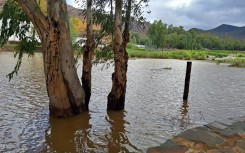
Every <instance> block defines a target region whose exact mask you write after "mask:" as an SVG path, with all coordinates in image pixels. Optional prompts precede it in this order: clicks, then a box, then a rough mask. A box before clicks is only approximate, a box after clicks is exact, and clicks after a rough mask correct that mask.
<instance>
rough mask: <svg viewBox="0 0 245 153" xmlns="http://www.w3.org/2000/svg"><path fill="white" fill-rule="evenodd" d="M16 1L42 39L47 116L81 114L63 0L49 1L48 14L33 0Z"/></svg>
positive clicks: (81, 96)
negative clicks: (47, 105) (47, 104)
mask: <svg viewBox="0 0 245 153" xmlns="http://www.w3.org/2000/svg"><path fill="white" fill-rule="evenodd" d="M17 2H18V4H19V5H20V6H21V7H22V9H23V10H24V12H25V13H26V15H27V16H28V17H29V18H30V20H31V21H32V23H33V25H34V27H35V29H36V30H37V32H38V34H39V37H40V39H41V43H42V52H43V57H44V73H45V78H46V86H47V91H48V96H49V108H50V115H52V116H56V117H68V116H72V115H75V114H79V113H81V112H82V111H84V110H85V98H84V90H83V88H82V86H81V84H80V81H79V79H78V76H77V72H76V67H75V61H74V55H73V52H72V46H71V39H70V34H69V24H68V16H67V8H66V7H67V6H66V1H64V0H49V1H48V4H47V10H48V16H47V17H45V16H44V15H43V13H42V12H41V10H40V8H39V7H38V5H37V3H36V1H35V0H28V1H26V0H17Z"/></svg>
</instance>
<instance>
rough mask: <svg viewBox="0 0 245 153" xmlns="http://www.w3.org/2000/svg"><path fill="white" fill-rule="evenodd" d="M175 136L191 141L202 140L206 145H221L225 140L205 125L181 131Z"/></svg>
mask: <svg viewBox="0 0 245 153" xmlns="http://www.w3.org/2000/svg"><path fill="white" fill-rule="evenodd" d="M177 137H181V138H183V139H187V140H191V141H196V142H202V143H205V144H207V145H208V146H216V145H222V144H224V142H225V140H224V139H222V138H221V137H219V136H218V135H217V134H215V133H212V132H211V131H209V130H208V128H205V127H198V128H194V129H190V130H187V131H184V132H183V133H180V134H179V135H177Z"/></svg>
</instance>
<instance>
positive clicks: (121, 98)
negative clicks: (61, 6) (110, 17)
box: [107, 0, 132, 110]
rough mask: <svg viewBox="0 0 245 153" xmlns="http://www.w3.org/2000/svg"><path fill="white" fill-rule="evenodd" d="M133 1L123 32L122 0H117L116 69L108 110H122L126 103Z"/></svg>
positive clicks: (129, 6)
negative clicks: (127, 47)
mask: <svg viewBox="0 0 245 153" xmlns="http://www.w3.org/2000/svg"><path fill="white" fill-rule="evenodd" d="M131 3H132V1H131V0H128V5H127V12H126V22H125V28H124V32H123V34H122V0H116V7H115V25H114V39H113V51H114V62H115V71H114V73H113V74H112V89H111V92H110V94H109V95H108V103H107V109H108V110H122V109H124V105H125V94H126V86H127V68H128V53H127V51H126V46H127V43H128V42H129V22H130V13H131Z"/></svg>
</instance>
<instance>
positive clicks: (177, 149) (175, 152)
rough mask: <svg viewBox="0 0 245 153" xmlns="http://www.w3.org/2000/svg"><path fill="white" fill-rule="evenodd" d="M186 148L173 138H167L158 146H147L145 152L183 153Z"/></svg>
mask: <svg viewBox="0 0 245 153" xmlns="http://www.w3.org/2000/svg"><path fill="white" fill-rule="evenodd" d="M187 150H188V149H187V148H186V147H185V146H182V145H179V144H177V143H175V142H174V141H173V140H167V141H166V142H165V143H164V144H161V145H160V146H157V147H152V148H149V149H148V150H147V153H185V152H186V151H187Z"/></svg>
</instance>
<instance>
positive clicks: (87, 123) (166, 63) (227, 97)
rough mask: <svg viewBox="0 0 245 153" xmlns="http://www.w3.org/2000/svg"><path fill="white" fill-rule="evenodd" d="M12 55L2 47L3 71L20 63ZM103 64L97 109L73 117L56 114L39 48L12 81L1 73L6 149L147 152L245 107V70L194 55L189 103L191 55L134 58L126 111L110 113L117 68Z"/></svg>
mask: <svg viewBox="0 0 245 153" xmlns="http://www.w3.org/2000/svg"><path fill="white" fill-rule="evenodd" d="M11 56H12V54H11V53H2V52H1V53H0V65H1V69H0V74H7V73H8V72H10V71H11V70H12V69H13V67H14V65H15V62H16V60H14V59H13V58H12V57H11ZM79 62H80V63H79V64H80V65H81V61H79ZM102 67H103V65H102V64H98V65H97V66H93V77H92V82H93V85H92V86H93V88H92V96H91V102H90V112H87V113H83V114H81V115H79V116H76V117H72V118H69V119H55V118H49V114H48V97H47V93H46V87H45V80H44V76H43V66H42V57H41V55H40V54H37V55H35V56H34V57H33V58H30V59H28V58H27V57H24V61H23V63H22V67H21V70H20V72H19V74H18V76H15V77H14V79H13V80H12V81H10V82H8V80H7V78H6V77H5V75H1V76H0V83H1V86H0V122H1V124H0V139H1V141H0V152H65V151H66V152H120V151H121V152H140V151H142V150H145V149H146V148H148V147H151V146H155V145H159V143H162V142H163V141H164V140H166V139H168V138H170V137H171V136H172V135H175V134H178V133H179V132H181V131H183V130H185V129H188V128H191V127H194V126H199V125H202V124H206V123H207V122H210V121H213V120H215V119H223V118H225V117H226V116H229V117H233V116H238V115H240V114H242V113H244V109H245V102H244V99H245V95H244V92H245V80H244V79H245V78H244V75H245V72H244V70H243V69H234V68H229V67H227V66H223V65H215V64H214V63H208V62H203V61H193V68H192V76H191V86H190V95H189V101H188V103H186V102H183V101H182V94H183V86H184V77H185V67H186V61H179V60H158V59H137V60H130V61H129V67H128V80H127V81H128V82H127V83H128V84H127V94H126V105H125V111H121V112H107V111H106V102H107V95H108V93H109V92H110V90H111V74H112V72H113V68H112V67H109V68H108V69H105V70H103V71H101V68H102ZM164 67H171V68H172V69H171V70H166V69H164ZM78 74H79V76H81V66H79V69H78ZM224 114H226V115H224Z"/></svg>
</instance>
